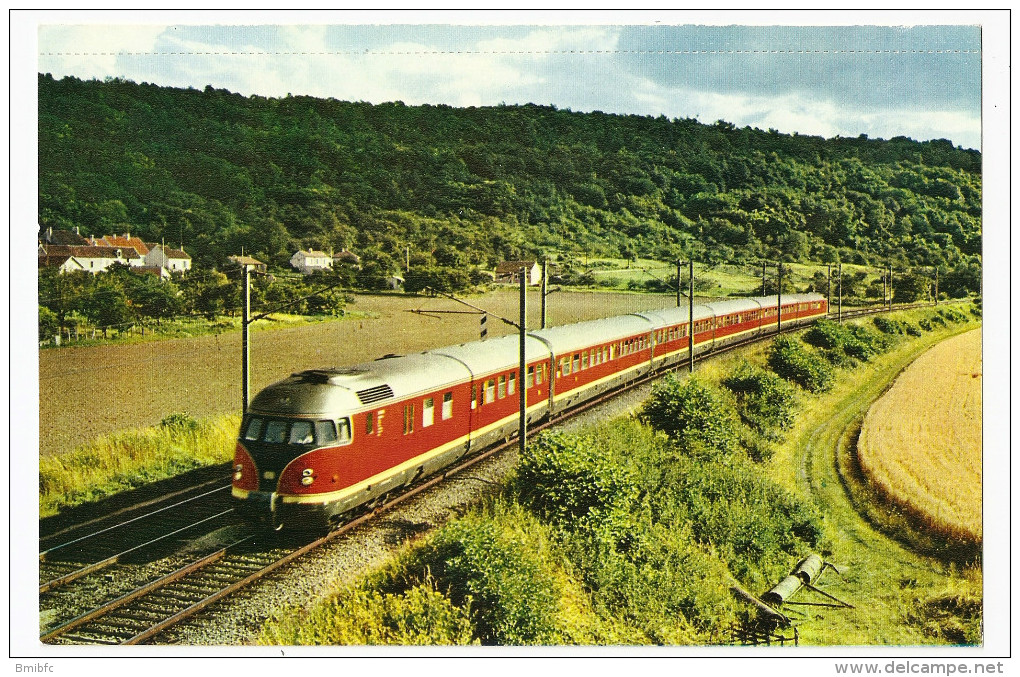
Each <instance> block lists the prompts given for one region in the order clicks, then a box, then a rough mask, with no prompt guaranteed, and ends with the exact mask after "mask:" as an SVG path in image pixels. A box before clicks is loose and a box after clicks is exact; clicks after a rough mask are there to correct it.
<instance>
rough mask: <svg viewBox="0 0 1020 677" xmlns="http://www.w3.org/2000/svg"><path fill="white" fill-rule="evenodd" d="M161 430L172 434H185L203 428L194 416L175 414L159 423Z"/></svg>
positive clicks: (184, 413) (169, 415) (185, 413)
mask: <svg viewBox="0 0 1020 677" xmlns="http://www.w3.org/2000/svg"><path fill="white" fill-rule="evenodd" d="M159 425H160V427H161V428H163V429H165V430H167V431H169V432H170V433H171V434H185V433H194V432H197V431H198V430H199V428H201V423H199V422H198V421H197V420H196V419H195V417H194V416H192V415H191V414H189V413H187V412H175V413H172V414H167V415H166V416H164V417H163V419H162V420H161V421H160V422H159Z"/></svg>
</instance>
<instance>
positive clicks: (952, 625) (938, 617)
mask: <svg viewBox="0 0 1020 677" xmlns="http://www.w3.org/2000/svg"><path fill="white" fill-rule="evenodd" d="M983 606H984V605H983V604H982V602H981V599H980V598H976V597H974V596H971V595H967V594H945V595H941V596H939V597H933V598H930V599H926V600H913V603H911V604H910V605H909V606H908V607H907V608H908V609H910V611H909V612H908V613H907V620H908V621H909V622H910V623H911V624H913V625H916V626H919V627H920V628H921V630H922V631H923V632H924V633H925V634H926V635H929V636H930V637H934V638H936V639H939V640H942V641H944V642H948V643H950V644H962V645H974V646H978V645H980V644H981V643H982V641H983V639H984V631H983V628H982V623H981V618H982V613H983Z"/></svg>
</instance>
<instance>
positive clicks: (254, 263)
mask: <svg viewBox="0 0 1020 677" xmlns="http://www.w3.org/2000/svg"><path fill="white" fill-rule="evenodd" d="M227 258H228V259H229V260H230V262H231V263H236V264H237V265H239V266H250V267H251V268H252V270H254V271H255V272H256V273H264V272H266V264H264V263H262V262H261V261H259V260H258V259H254V258H252V257H250V256H245V255H244V254H242V255H241V256H229V257H227Z"/></svg>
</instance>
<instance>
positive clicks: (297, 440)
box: [289, 421, 315, 444]
mask: <svg viewBox="0 0 1020 677" xmlns="http://www.w3.org/2000/svg"><path fill="white" fill-rule="evenodd" d="M289 441H290V443H291V444H311V443H312V442H314V441H315V437H314V436H313V435H312V422H311V421H294V423H292V424H291V426H290V440H289Z"/></svg>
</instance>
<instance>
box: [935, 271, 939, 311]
mask: <svg viewBox="0 0 1020 677" xmlns="http://www.w3.org/2000/svg"><path fill="white" fill-rule="evenodd" d="M938 304H939V267H938V266H935V305H936V306H937V305H938Z"/></svg>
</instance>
